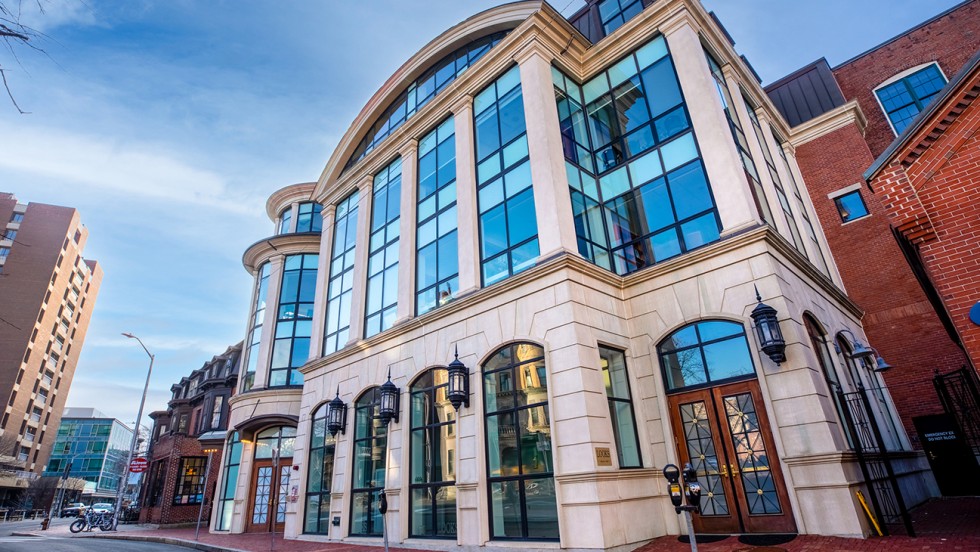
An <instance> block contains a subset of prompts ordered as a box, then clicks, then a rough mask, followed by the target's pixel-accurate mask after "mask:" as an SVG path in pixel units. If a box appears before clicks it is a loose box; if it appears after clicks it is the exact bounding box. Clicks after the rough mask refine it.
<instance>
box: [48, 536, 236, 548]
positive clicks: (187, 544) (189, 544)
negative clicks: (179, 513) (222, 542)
mask: <svg viewBox="0 0 980 552" xmlns="http://www.w3.org/2000/svg"><path fill="white" fill-rule="evenodd" d="M31 536H36V535H31ZM76 538H83V539H113V540H128V541H138V542H157V543H161V544H170V545H174V546H182V547H184V548H190V549H192V550H203V551H205V552H249V551H248V550H242V549H240V548H227V547H224V546H217V545H214V544H207V543H203V542H198V541H192V540H185V539H176V538H173V537H158V536H154V535H85V536H82V537H76Z"/></svg>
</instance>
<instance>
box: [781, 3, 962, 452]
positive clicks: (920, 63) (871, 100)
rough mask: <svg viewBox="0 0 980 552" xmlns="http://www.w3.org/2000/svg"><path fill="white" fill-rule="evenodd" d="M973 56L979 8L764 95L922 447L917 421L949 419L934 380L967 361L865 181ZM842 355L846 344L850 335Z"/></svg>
mask: <svg viewBox="0 0 980 552" xmlns="http://www.w3.org/2000/svg"><path fill="white" fill-rule="evenodd" d="M978 47H980V1H978V0H969V1H966V2H963V3H961V4H959V5H957V6H955V7H953V8H952V9H950V10H947V11H946V12H943V13H941V14H939V15H937V16H935V17H933V18H931V19H929V20H927V21H925V22H923V23H922V24H920V25H918V26H916V27H915V28H913V29H910V30H908V31H906V32H904V33H902V34H900V35H898V36H896V37H894V38H892V39H890V40H888V41H886V42H884V43H883V44H880V45H878V46H876V47H874V48H872V49H870V50H868V51H866V52H864V53H861V54H859V55H857V56H856V57H854V58H852V59H850V60H848V61H845V62H844V63H842V64H840V65H838V66H836V67H833V68H831V67H830V65H829V64H828V63H827V61H826V60H825V59H820V60H818V61H816V62H814V63H812V64H810V65H808V66H806V67H803V68H802V69H800V70H798V71H796V72H794V73H793V74H791V75H788V76H787V77H784V78H783V79H780V80H779V81H776V82H774V83H772V84H770V85H769V86H767V87H766V92H767V93H768V94H769V96H770V98H772V100H773V101H774V103H775V104H776V106H777V108H778V109H779V110H780V111H781V113H782V114H783V116H784V117H785V118H786V119H787V121H788V122H789V123H790V125H791V126H792V127H793V129H792V135H791V143H792V145H793V146H794V147H795V150H796V158H797V161H798V164H799V167H800V172H801V173H802V175H803V177H804V179H805V180H806V184H807V188H808V190H809V192H810V196H811V199H812V201H813V204H814V208H815V210H816V212H817V216H818V218H819V219H820V223H821V226H822V227H823V230H824V233H825V235H826V237H827V241H828V243H829V245H830V249H831V251H832V252H833V255H834V258H835V260H836V262H837V266H838V270H839V272H840V276H841V280H842V281H843V283H844V286H845V289H846V291H847V293H848V295H849V296H850V297H851V298H853V299H854V300H855V301H856V302H857V303H858V304H859V305H860V306H861V308H862V309H864V311H865V317H864V319H863V323H864V328H865V331H866V333H867V335H868V339H869V340H870V341H871V343H870V345H872V346H873V347H875V349H877V351H878V352H879V354H880V356H881V357H883V358H886V359H887V361H888V362H889V363H890V364H892V365H894V367H895V368H894V369H891V370H888V371H887V372H884V377H885V382H886V383H887V385H888V388H889V390H890V392H891V396H892V398H893V400H894V401H895V403H896V406H897V409H898V412H899V414H900V415H901V418H902V423H903V425H904V426H905V428H906V430H907V431H908V433H909V436H910V439H911V441H912V444H913V446H915V447H916V448H918V447H920V443H919V442H918V436H917V434H916V431H915V428H914V425H913V423H912V420H913V418H915V417H917V416H922V415H928V414H936V413H941V412H943V409H942V406H941V404H940V401H939V399H938V396H937V394H936V391H935V389H934V386H933V381H932V378H933V376H934V374H935V372H936V371H937V370H938V371H939V372H940V373H947V372H950V371H952V370H955V369H958V368H960V367H961V366H963V365H964V364H965V363H966V362H967V358H966V356H965V355H964V352H963V348H962V344H961V343H960V337H959V335H958V334H957V332H956V331H955V330H954V327H953V324H952V322H951V320H950V319H949V317H948V316H946V312H945V310H944V309H943V307H942V304H941V301H940V300H939V297H938V296H937V295H936V294H935V293H934V291H933V290H932V289H931V288H930V287H929V286H923V285H922V284H921V283H920V281H919V279H917V277H916V274H915V273H914V271H913V269H912V267H911V266H910V265H909V262H908V260H907V259H906V257H907V254H908V251H903V246H902V244H901V243H900V242H899V241H898V240H896V236H895V234H894V233H893V230H892V227H893V226H894V223H893V220H892V219H891V218H890V217H889V216H888V214H887V211H888V209H887V206H886V205H885V203H884V202H883V201H882V198H881V197H879V195H877V194H873V193H871V192H870V190H869V189H868V187H867V185H866V184H865V179H864V176H863V174H864V172H865V171H866V170H867V169H868V167H869V166H871V164H872V163H873V162H874V160H875V157H876V156H877V155H879V154H880V153H881V152H882V151H884V150H885V148H887V147H888V144H890V143H891V142H892V141H893V140H895V137H896V136H897V135H898V134H899V133H900V132H901V131H902V129H904V128H905V127H906V126H907V125H908V124H909V122H910V121H911V119H912V118H913V117H914V116H915V114H916V113H917V112H919V111H921V110H922V109H924V108H925V107H926V106H927V105H928V104H929V101H930V100H931V99H933V98H934V97H935V96H936V94H937V93H938V91H939V89H941V88H942V87H943V86H944V85H945V83H946V81H947V76H949V75H953V74H954V73H955V72H956V71H957V70H958V69H959V68H960V67H961V66H962V65H963V64H964V63H965V62H966V61H967V60H968V58H969V57H970V55H971V54H972V53H973V52H974V51H976V50H977V48H978ZM835 345H836V346H837V347H838V348H840V347H845V348H846V347H847V346H849V345H851V344H850V342H849V336H846V335H838V336H837V337H836V339H835Z"/></svg>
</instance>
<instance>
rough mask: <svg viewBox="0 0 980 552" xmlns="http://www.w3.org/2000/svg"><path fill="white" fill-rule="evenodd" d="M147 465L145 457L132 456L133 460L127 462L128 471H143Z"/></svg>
mask: <svg viewBox="0 0 980 552" xmlns="http://www.w3.org/2000/svg"><path fill="white" fill-rule="evenodd" d="M149 465H150V463H149V462H147V461H146V458H133V461H132V462H130V463H129V471H131V472H133V473H143V472H145V471H146V467H147V466H149Z"/></svg>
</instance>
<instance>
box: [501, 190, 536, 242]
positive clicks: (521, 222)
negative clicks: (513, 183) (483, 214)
mask: <svg viewBox="0 0 980 552" xmlns="http://www.w3.org/2000/svg"><path fill="white" fill-rule="evenodd" d="M507 228H508V231H509V233H510V243H512V244H517V243H520V242H522V241H524V240H526V239H528V238H530V237H531V236H534V235H535V234H537V233H538V223H537V220H535V216H534V194H533V193H532V190H531V189H527V190H524V191H523V192H521V193H520V194H519V195H517V196H515V197H514V198H513V199H511V200H509V201H508V202H507Z"/></svg>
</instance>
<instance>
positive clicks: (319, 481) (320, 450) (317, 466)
mask: <svg viewBox="0 0 980 552" xmlns="http://www.w3.org/2000/svg"><path fill="white" fill-rule="evenodd" d="M311 435H312V436H311V437H310V469H309V472H308V473H307V475H306V520H305V522H304V525H303V531H304V532H306V533H320V534H323V535H326V534H327V533H328V532H329V528H330V486H331V480H332V479H333V458H334V450H335V449H336V445H337V439H336V438H334V437H333V436H332V435H330V432H328V431H327V405H326V404H323V405H321V406H320V408H318V409H316V412H314V413H313V423H312V429H311Z"/></svg>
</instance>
